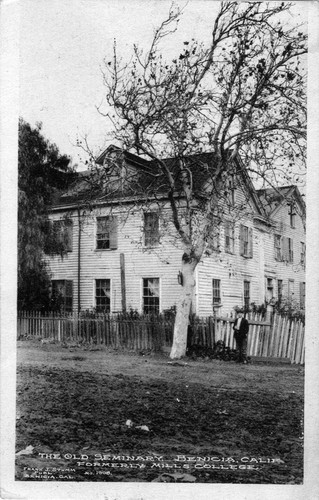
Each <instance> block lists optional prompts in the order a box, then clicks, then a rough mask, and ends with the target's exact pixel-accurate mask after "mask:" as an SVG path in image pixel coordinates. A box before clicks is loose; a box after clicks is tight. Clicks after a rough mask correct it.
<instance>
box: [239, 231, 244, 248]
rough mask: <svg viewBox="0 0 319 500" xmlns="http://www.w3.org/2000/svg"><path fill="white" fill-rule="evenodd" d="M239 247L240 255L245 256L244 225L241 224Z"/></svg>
mask: <svg viewBox="0 0 319 500" xmlns="http://www.w3.org/2000/svg"><path fill="white" fill-rule="evenodd" d="M239 245H240V247H239V253H240V255H244V226H243V225H242V224H240V233H239Z"/></svg>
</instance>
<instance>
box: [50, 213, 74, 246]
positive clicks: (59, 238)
mask: <svg viewBox="0 0 319 500" xmlns="http://www.w3.org/2000/svg"><path fill="white" fill-rule="evenodd" d="M47 224H48V229H49V231H50V237H49V239H48V241H46V243H45V248H44V251H45V253H47V254H51V255H54V254H60V255H63V254H64V253H65V252H72V249H73V223H72V220H71V219H66V218H65V219H59V220H54V221H48V222H47Z"/></svg>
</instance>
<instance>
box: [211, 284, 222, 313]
mask: <svg viewBox="0 0 319 500" xmlns="http://www.w3.org/2000/svg"><path fill="white" fill-rule="evenodd" d="M214 281H218V282H219V302H216V303H214ZM221 303H222V280H221V279H220V278H212V306H213V308H214V307H216V306H218V305H221Z"/></svg>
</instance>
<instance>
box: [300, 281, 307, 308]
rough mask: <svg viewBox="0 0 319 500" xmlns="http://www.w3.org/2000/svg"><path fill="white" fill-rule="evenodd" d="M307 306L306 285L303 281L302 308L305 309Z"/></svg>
mask: <svg viewBox="0 0 319 500" xmlns="http://www.w3.org/2000/svg"><path fill="white" fill-rule="evenodd" d="M305 305H306V283H305V282H304V281H302V282H301V283H300V307H301V309H304V308H305Z"/></svg>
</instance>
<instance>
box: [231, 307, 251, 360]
mask: <svg viewBox="0 0 319 500" xmlns="http://www.w3.org/2000/svg"><path fill="white" fill-rule="evenodd" d="M233 329H234V332H235V333H234V337H235V340H236V348H237V351H238V363H244V364H247V335H248V330H249V323H248V320H247V319H246V318H245V317H243V313H242V312H241V311H238V313H237V318H236V319H235V321H234V326H233Z"/></svg>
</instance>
